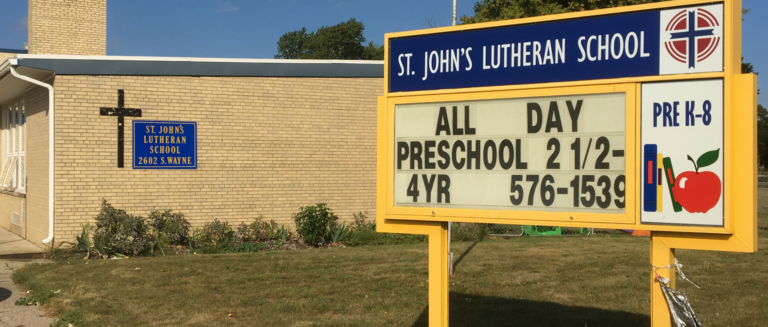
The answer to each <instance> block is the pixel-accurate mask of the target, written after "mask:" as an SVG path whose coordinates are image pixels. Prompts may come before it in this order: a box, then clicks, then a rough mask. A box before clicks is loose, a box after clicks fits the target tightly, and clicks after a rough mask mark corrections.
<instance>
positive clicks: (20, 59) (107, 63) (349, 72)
mask: <svg viewBox="0 0 768 327" xmlns="http://www.w3.org/2000/svg"><path fill="white" fill-rule="evenodd" d="M16 60H17V64H18V65H19V66H23V67H29V68H35V69H43V70H50V71H53V72H55V73H56V74H57V75H127V76H221V77H224V76H230V77H379V78H380V77H383V76H384V62H383V61H378V60H296V59H244V58H243V59H239V58H189V57H137V56H73V55H37V54H34V55H30V54H19V55H17V56H16Z"/></svg>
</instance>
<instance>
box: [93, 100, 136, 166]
mask: <svg viewBox="0 0 768 327" xmlns="http://www.w3.org/2000/svg"><path fill="white" fill-rule="evenodd" d="M124 97H125V96H124V94H123V90H117V108H99V110H100V113H101V115H102V116H117V167H118V168H123V151H124V148H125V146H124V141H125V140H124V139H125V136H124V135H125V131H124V128H125V126H124V125H125V120H124V117H125V116H128V117H141V109H130V108H123V105H124V104H125V99H124Z"/></svg>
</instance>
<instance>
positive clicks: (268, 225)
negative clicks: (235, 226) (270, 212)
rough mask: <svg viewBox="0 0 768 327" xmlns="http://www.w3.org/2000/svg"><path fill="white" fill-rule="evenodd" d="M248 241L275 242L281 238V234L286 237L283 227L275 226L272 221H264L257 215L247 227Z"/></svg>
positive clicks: (262, 217)
mask: <svg viewBox="0 0 768 327" xmlns="http://www.w3.org/2000/svg"><path fill="white" fill-rule="evenodd" d="M248 233H249V236H250V240H252V241H254V242H268V241H275V240H279V239H281V238H282V236H283V234H285V236H287V234H288V233H287V230H286V229H285V225H279V226H278V225H277V223H276V222H275V221H274V220H270V221H264V216H262V215H259V216H258V217H256V218H255V219H254V222H252V223H251V224H250V225H248Z"/></svg>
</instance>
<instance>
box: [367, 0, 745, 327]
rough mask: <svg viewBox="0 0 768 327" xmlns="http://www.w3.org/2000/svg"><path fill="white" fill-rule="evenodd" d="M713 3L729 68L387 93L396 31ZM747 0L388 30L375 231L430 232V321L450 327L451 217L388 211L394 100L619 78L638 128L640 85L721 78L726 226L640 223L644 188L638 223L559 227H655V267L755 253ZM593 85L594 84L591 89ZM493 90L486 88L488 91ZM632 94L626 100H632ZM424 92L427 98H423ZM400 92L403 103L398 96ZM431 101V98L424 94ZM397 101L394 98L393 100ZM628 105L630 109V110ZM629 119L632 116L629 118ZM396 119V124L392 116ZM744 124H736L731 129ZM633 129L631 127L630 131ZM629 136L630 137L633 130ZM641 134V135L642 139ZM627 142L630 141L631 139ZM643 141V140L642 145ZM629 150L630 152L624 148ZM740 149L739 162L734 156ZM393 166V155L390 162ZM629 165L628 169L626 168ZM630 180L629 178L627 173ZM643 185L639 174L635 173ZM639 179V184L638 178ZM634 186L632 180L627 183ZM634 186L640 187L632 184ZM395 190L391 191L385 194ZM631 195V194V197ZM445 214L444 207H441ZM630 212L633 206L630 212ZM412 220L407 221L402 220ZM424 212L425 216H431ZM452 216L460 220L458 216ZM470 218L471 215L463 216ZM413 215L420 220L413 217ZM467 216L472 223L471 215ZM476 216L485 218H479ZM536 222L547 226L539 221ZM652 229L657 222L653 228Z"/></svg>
mask: <svg viewBox="0 0 768 327" xmlns="http://www.w3.org/2000/svg"><path fill="white" fill-rule="evenodd" d="M715 2H718V3H719V2H722V3H723V6H724V8H723V10H724V12H723V15H724V20H725V22H724V23H723V36H724V43H723V64H724V69H723V72H717V73H700V74H680V75H667V76H651V77H638V78H622V79H610V80H591V81H575V82H559V83H544V84H528V85H513V86H500V87H482V88H471V89H451V90H435V91H418V92H399V93H389V92H388V87H389V64H390V63H389V40H390V39H391V38H396V37H406V36H415V35H424V34H434V33H443V32H455V31H463V30H474V29H482V28H492V27H500V26H512V25H521V24H531V23H541V22H547V21H555V20H565V19H575V18H584V17H591V16H600V15H611V14H620V13H627V12H635V11H644V10H658V9H664V8H675V7H684V6H694V5H704V4H712V3H715ZM741 8H742V7H741V0H722V1H706V0H676V1H671V2H661V3H653V4H645V5H636V6H627V7H620V8H612V9H602V10H594V11H583V12H577V13H569V14H559V15H551V16H544V17H535V18H525V19H516V20H510V21H501V22H491V23H483V24H473V25H469V26H464V25H459V26H454V27H444V28H436V29H429V30H420V31H409V32H400V33H390V34H386V35H385V43H384V53H385V61H384V92H383V96H380V97H379V98H378V115H377V122H378V126H377V135H378V138H377V150H376V151H377V161H376V162H377V169H376V174H377V177H376V180H377V183H378V184H377V189H376V195H377V196H376V220H377V231H379V232H386V233H404V234H424V235H428V236H429V292H428V294H429V325H430V326H448V290H449V289H448V279H449V276H448V264H449V262H448V229H447V222H446V221H447V220H448V219H440V218H441V217H432V218H437V219H431V220H432V221H425V220H430V219H429V218H430V217H431V212H430V213H428V214H429V215H428V216H424V215H423V214H424V213H423V212H418V215H412V213H411V212H409V211H406V212H404V213H399V212H398V215H393V214H392V213H391V212H388V209H389V207H390V205H389V203H388V202H387V201H388V199H389V197H388V195H389V194H393V193H391V192H389V191H390V186H389V184H390V183H389V182H388V181H391V179H388V176H389V174H390V173H393V172H394V170H389V171H388V169H389V168H394V167H390V165H388V158H390V157H389V156H388V155H389V154H393V153H394V151H393V148H390V147H389V142H390V141H391V140H389V138H390V137H391V136H392V135H393V133H392V132H393V131H392V130H390V128H389V127H390V126H392V127H393V126H394V124H392V125H389V123H390V121H389V115H390V111H392V112H394V105H395V103H401V104H404V103H407V101H408V99H411V100H416V99H429V98H436V97H437V96H444V97H441V98H440V101H452V97H463V98H469V99H473V96H475V97H477V98H483V96H486V97H488V96H491V95H493V94H494V93H493V92H499V93H498V94H496V96H498V95H499V94H507V93H509V94H515V93H514V92H513V91H515V90H529V91H530V92H535V91H534V90H533V89H547V90H550V91H553V90H557V91H554V92H555V93H557V92H558V91H564V90H568V89H569V88H571V87H575V88H578V87H587V88H588V89H590V90H594V88H598V87H600V86H606V85H609V86H611V85H612V86H616V85H619V84H631V83H634V87H635V91H634V93H633V97H634V99H635V101H636V104H635V106H634V108H636V112H635V115H637V116H634V123H635V126H634V128H633V130H634V131H635V133H636V134H637V133H639V131H640V126H639V121H640V120H639V112H640V110H639V108H640V103H639V102H640V99H641V89H640V88H641V83H643V82H660V81H682V80H699V79H713V78H721V79H723V85H724V90H723V91H724V93H723V104H724V107H725V108H724V110H725V113H724V124H725V125H724V130H723V132H724V140H723V142H724V152H723V156H724V167H723V171H724V175H725V176H724V177H725V181H724V190H725V191H724V208H725V212H724V215H725V217H724V226H723V227H719V228H718V227H692V226H665V225H648V224H639V219H640V218H639V205H638V204H639V202H640V201H639V192H636V194H635V195H634V196H635V197H636V202H635V206H636V207H637V208H636V209H635V211H636V216H635V222H634V223H625V224H620V223H613V224H605V223H602V224H592V223H589V222H586V221H584V222H582V221H576V222H573V223H571V221H570V219H569V220H568V221H559V220H558V221H555V222H556V223H557V225H561V226H573V227H588V226H594V227H603V228H614V229H618V228H643V229H653V230H655V231H654V232H653V233H652V237H651V264H653V265H655V266H666V265H669V264H672V263H674V261H675V252H674V249H677V248H680V249H692V250H709V251H731V252H747V253H752V252H755V251H757V240H758V238H757V206H756V205H757V142H756V138H757V120H756V117H757V92H756V91H757V76H756V75H754V74H743V75H742V74H739V73H740V72H741ZM590 87H592V88H590ZM483 92H488V93H483ZM629 93H630V92H627V94H628V95H627V98H629ZM422 96H425V97H422ZM400 98H403V99H405V101H398V100H400ZM425 101H426V100H425ZM390 102H391V104H390ZM627 110H629V107H628V109H627ZM627 120H629V116H627ZM392 123H393V122H392ZM735 126H738V128H732V127H735ZM627 130H629V128H628V129H627ZM626 136H627V140H629V139H630V137H629V135H626ZM638 137H639V136H638V135H635V138H638ZM627 142H629V141H627ZM636 144H637V143H636ZM638 151H639V146H637V147H636V149H635V156H639V152H638ZM625 153H626V152H625ZM735 153H738V155H739V157H738V160H736V158H734V154H735ZM626 161H627V162H628V163H632V164H633V163H634V161H636V160H630V159H629V158H626ZM389 162H391V163H392V165H394V160H389ZM629 172H630V170H629V169H627V170H626V172H625V174H626V173H629ZM628 180H629V179H628ZM636 183H639V177H638V179H636ZM635 185H639V184H635ZM627 190H629V184H627ZM633 190H634V191H637V190H636V189H635V188H633ZM387 192H389V193H387ZM625 198H628V197H625ZM441 212H442V209H441ZM625 212H629V211H628V210H627V211H625ZM403 218H406V219H403ZM425 218H426V219H425ZM446 218H451V219H450V220H453V221H456V220H454V219H452V217H446ZM465 218H466V217H465ZM407 219H415V220H407ZM462 221H473V219H471V218H466V219H464V220H462ZM477 221H478V222H479V221H480V220H477ZM537 224H542V223H541V222H537ZM649 227H651V228H649ZM658 273H659V275H661V276H663V277H666V278H669V279H671V280H672V282H671V284H672V286H673V287H674V269H662V270H659V271H658ZM649 275H650V277H651V280H650V282H651V325H652V326H654V327H667V326H671V320H670V315H669V310H668V308H667V307H666V303H665V299H664V296H663V294H662V293H661V290H660V288H659V287H658V285H656V283H657V282H656V281H655V279H654V276H655V274H654V273H651V274H649Z"/></svg>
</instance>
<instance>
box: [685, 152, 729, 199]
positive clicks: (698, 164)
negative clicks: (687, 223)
mask: <svg viewBox="0 0 768 327" xmlns="http://www.w3.org/2000/svg"><path fill="white" fill-rule="evenodd" d="M719 156H720V149H717V150H713V151H709V152H707V153H705V154H702V155H701V157H699V159H698V160H696V161H693V158H691V156H690V155H689V156H688V160H690V161H691V162H693V167H694V168H695V169H696V171H686V172H683V173H681V174H680V175H677V178H675V186H674V188H673V193H674V196H675V200H677V202H678V203H680V206H682V207H683V209H685V210H686V211H688V212H690V213H696V212H700V213H706V212H707V211H709V209H712V208H713V207H714V206H715V205H716V204H717V202H718V201H720V191H721V190H722V187H721V183H720V177H718V176H717V175H716V174H715V173H713V172H711V171H702V172H699V169H700V168H702V167H706V166H709V165H711V164H713V163H715V162H716V161H717V159H718V158H719Z"/></svg>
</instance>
